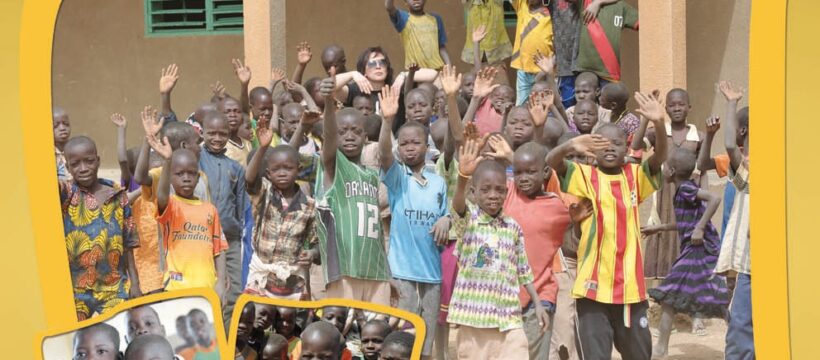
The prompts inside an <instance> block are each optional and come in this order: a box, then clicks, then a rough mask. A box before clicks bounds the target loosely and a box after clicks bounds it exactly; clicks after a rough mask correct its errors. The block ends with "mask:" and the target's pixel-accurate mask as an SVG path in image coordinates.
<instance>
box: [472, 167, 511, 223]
mask: <svg viewBox="0 0 820 360" xmlns="http://www.w3.org/2000/svg"><path fill="white" fill-rule="evenodd" d="M472 188H473V194H475V199H476V202H477V203H478V207H479V208H481V210H482V211H484V212H485V213H487V214H488V215H490V216H496V215H498V213H500V212H501V206H502V205H503V204H504V199H505V198H506V197H507V169H505V168H504V165H501V163H499V162H497V161H495V160H484V161H482V162H480V163H479V164H478V166H477V167H476V169H475V172H474V173H473V178H472Z"/></svg>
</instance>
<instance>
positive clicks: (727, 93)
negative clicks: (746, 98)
mask: <svg viewBox="0 0 820 360" xmlns="http://www.w3.org/2000/svg"><path fill="white" fill-rule="evenodd" d="M718 89H720V92H721V93H722V94H723V97H725V98H726V101H740V99H741V98H743V88H741V87H739V86H735V85H734V84H732V83H730V82H728V81H721V82H720V83H719V84H718Z"/></svg>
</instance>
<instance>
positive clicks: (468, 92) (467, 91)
mask: <svg viewBox="0 0 820 360" xmlns="http://www.w3.org/2000/svg"><path fill="white" fill-rule="evenodd" d="M474 87H475V73H474V72H472V71H470V72H468V73H466V74H464V75H463V77H462V78H461V97H462V98H464V99H465V100H467V101H470V99H472V98H473V88H474Z"/></svg>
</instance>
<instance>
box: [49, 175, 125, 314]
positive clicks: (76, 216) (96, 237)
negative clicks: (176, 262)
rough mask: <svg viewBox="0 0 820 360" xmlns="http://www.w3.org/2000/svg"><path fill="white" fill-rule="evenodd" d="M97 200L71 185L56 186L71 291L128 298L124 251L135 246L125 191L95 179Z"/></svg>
mask: <svg viewBox="0 0 820 360" xmlns="http://www.w3.org/2000/svg"><path fill="white" fill-rule="evenodd" d="M98 181H99V183H100V185H102V186H104V187H106V188H107V189H106V190H105V192H104V193H103V194H102V195H103V196H102V197H101V198H98V197H97V196H95V194H94V193H92V192H88V191H86V190H85V189H82V188H80V187H79V186H78V185H77V183H75V182H73V181H61V182H59V190H60V203H61V207H62V213H63V228H64V230H65V246H66V251H67V253H68V265H69V270H70V271H71V284H72V286H73V288H74V290H75V291H91V292H94V293H117V294H118V297H120V298H122V299H127V298H128V286H129V284H130V283H129V281H128V280H129V279H128V273H127V271H126V270H127V269H126V267H125V265H126V264H127V261H125V259H123V253H124V252H125V249H131V248H135V247H138V246H139V239H138V238H137V236H136V233H134V220H133V218H132V217H131V205H130V204H129V203H128V194H126V191H125V189H121V188H119V186H118V185H116V184H115V183H114V182H113V181H111V180H107V179H99V180H98Z"/></svg>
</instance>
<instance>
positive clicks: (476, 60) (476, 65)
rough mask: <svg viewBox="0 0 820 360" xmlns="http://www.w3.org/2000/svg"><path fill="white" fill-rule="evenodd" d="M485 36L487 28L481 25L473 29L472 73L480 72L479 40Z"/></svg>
mask: <svg viewBox="0 0 820 360" xmlns="http://www.w3.org/2000/svg"><path fill="white" fill-rule="evenodd" d="M486 36H487V26H486V25H484V24H482V25H479V26H476V27H475V29H473V71H475V72H476V74H478V71H479V70H481V40H484V38H485V37H486Z"/></svg>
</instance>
